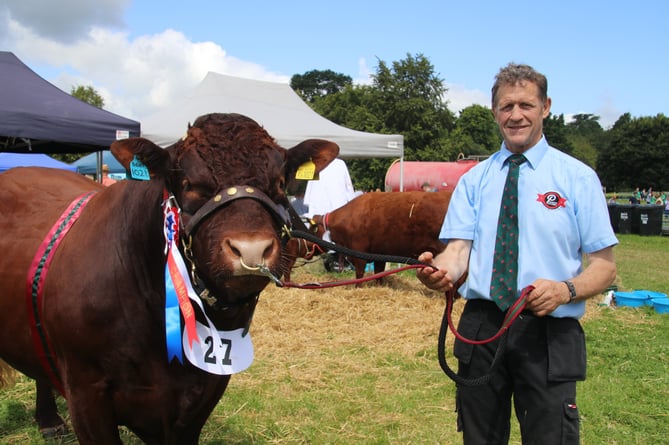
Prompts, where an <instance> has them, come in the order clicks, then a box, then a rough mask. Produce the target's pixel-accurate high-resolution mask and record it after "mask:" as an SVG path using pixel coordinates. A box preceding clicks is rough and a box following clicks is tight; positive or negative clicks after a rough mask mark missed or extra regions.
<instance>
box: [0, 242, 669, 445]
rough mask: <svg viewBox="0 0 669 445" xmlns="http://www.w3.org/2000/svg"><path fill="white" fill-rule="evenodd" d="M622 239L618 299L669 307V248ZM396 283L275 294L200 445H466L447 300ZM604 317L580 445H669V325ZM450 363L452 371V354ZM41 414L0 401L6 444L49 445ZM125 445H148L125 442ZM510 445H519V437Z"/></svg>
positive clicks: (18, 390)
mask: <svg viewBox="0 0 669 445" xmlns="http://www.w3.org/2000/svg"><path fill="white" fill-rule="evenodd" d="M619 239H620V245H619V246H618V247H617V248H616V259H617V263H618V275H619V276H618V279H617V285H618V287H619V288H620V289H621V290H633V289H648V290H654V291H658V292H664V293H668V294H669V273H667V268H668V267H669V237H642V236H639V235H621V236H619ZM391 278H392V279H391V286H390V287H375V286H369V287H364V288H362V289H347V290H333V291H330V290H319V291H299V290H276V289H271V290H268V291H267V293H263V296H262V297H261V303H262V305H261V306H260V307H259V311H258V313H257V314H256V317H255V319H254V325H253V327H252V335H254V342H255V344H256V360H255V361H254V363H253V366H251V368H249V369H248V370H247V371H245V372H243V373H241V374H239V375H236V376H234V377H233V379H232V381H231V384H230V387H229V388H228V391H227V392H226V394H225V395H224V396H223V398H222V399H221V401H220V403H219V404H218V406H217V408H216V410H215V411H214V412H213V413H212V416H211V417H210V419H209V421H208V423H207V425H206V426H205V428H204V431H203V435H202V438H201V443H202V444H209V445H219V444H224V443H225V444H228V445H252V444H291V445H292V444H295V445H297V444H341V445H344V444H347V445H348V444H365V445H367V444H369V445H377V444H378V445H385V444H456V443H461V437H460V435H459V433H457V432H456V430H455V418H456V415H455V412H454V394H455V386H454V384H453V383H452V382H451V381H450V380H449V379H448V378H447V377H446V376H445V375H444V374H443V373H442V371H441V369H440V368H439V364H438V360H437V354H436V341H437V333H438V328H439V323H440V321H441V311H442V310H443V301H442V300H443V299H439V298H433V297H432V296H431V295H430V294H426V293H425V291H424V290H423V289H422V288H420V287H419V286H416V283H415V277H413V276H412V274H411V273H409V274H401V276H399V277H391ZM298 279H299V277H298ZM598 303H599V299H598V298H595V299H593V300H591V301H590V302H589V303H588V314H587V316H586V318H585V319H584V320H583V325H584V329H585V331H586V335H587V342H588V378H587V380H586V381H585V382H582V383H579V389H578V404H579V410H580V413H581V417H582V428H581V438H582V441H581V443H583V444H584V445H593V444H606V445H609V444H619V445H628V444H648V445H655V444H660V443H667V438H668V437H669V314H667V315H664V314H658V313H656V312H655V311H654V310H653V309H652V308H650V307H642V308H628V307H605V306H599V305H598ZM289 314H292V315H294V316H293V317H292V318H290V317H288V315H289ZM448 357H449V362H450V363H451V365H454V363H453V358H452V356H451V354H450V348H449V354H448ZM33 403H34V385H33V384H32V382H30V381H29V380H27V379H26V378H23V377H20V378H19V380H18V382H17V384H16V385H15V386H13V387H11V388H5V389H3V390H0V444H12V445H13V444H42V443H45V442H44V441H42V439H41V438H40V437H39V434H38V433H37V429H36V427H35V424H34V421H33V420H32V415H33V409H34V407H33ZM59 404H60V406H61V408H62V409H64V407H65V405H64V402H63V401H62V400H59ZM123 441H124V443H125V444H138V443H139V441H138V440H137V439H136V438H135V437H134V436H132V435H131V434H130V433H127V432H124V433H123ZM48 443H49V444H55V443H64V442H53V441H52V442H48ZM67 443H76V440H75V439H73V438H70V441H69V442H67ZM510 443H512V444H519V443H520V439H519V434H518V428H517V425H515V424H514V429H513V431H512V437H511V441H510Z"/></svg>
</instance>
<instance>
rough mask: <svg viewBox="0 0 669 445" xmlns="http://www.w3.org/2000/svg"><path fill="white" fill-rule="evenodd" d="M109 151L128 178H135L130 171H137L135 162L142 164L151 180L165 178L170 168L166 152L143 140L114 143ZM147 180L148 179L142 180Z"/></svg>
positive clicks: (131, 139)
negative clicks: (123, 168)
mask: <svg viewBox="0 0 669 445" xmlns="http://www.w3.org/2000/svg"><path fill="white" fill-rule="evenodd" d="M110 150H111V152H112V154H113V155H114V157H115V158H116V159H117V160H118V161H119V162H120V163H121V165H123V167H125V170H126V172H127V173H128V177H129V178H136V179H137V177H136V175H133V173H132V169H133V168H134V169H137V161H139V162H141V163H142V164H144V166H145V167H146V169H147V170H148V175H149V176H150V177H151V178H155V177H165V176H166V175H167V172H168V170H169V166H170V155H169V152H168V151H167V150H165V149H164V148H161V147H159V146H158V145H156V144H154V143H153V142H151V141H149V140H148V139H145V138H129V139H122V140H120V141H115V142H113V143H112V144H111V147H110ZM144 179H148V178H144Z"/></svg>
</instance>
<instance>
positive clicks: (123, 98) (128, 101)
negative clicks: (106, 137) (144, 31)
mask: <svg viewBox="0 0 669 445" xmlns="http://www.w3.org/2000/svg"><path fill="white" fill-rule="evenodd" d="M11 1H12V5H11V7H12V10H11V12H10V13H7V11H5V13H4V14H3V11H2V10H0V20H4V21H5V23H4V25H6V26H4V29H5V30H6V32H5V34H3V35H0V44H1V45H0V46H2V47H5V48H7V47H8V48H12V51H13V52H15V54H16V55H17V56H18V57H19V58H22V55H29V57H30V62H28V61H26V60H24V63H27V64H28V65H29V66H30V64H31V63H34V64H42V65H47V66H53V67H57V68H58V70H59V73H58V74H57V75H55V76H56V77H55V78H48V79H47V80H48V81H50V82H51V83H53V84H55V85H56V86H58V87H59V88H61V89H62V90H63V91H66V92H68V93H69V92H70V90H71V89H72V87H73V86H76V85H83V86H89V85H90V86H92V87H93V88H94V89H95V90H96V91H97V92H98V93H99V94H100V95H101V96H102V97H103V99H104V101H105V109H106V110H108V111H111V112H114V113H118V114H120V115H122V116H125V117H129V118H132V119H140V120H141V118H143V117H145V116H147V115H149V114H151V113H153V112H155V111H157V110H159V109H160V108H162V107H165V106H169V104H170V103H172V102H173V101H174V100H176V99H178V98H179V97H181V96H182V95H183V94H186V93H187V92H188V91H189V90H190V89H191V88H193V87H194V86H195V85H197V84H198V83H199V82H200V81H201V80H202V79H203V78H204V77H205V75H206V74H207V72H208V71H214V72H218V73H222V74H228V75H233V76H239V77H248V78H253V79H257V80H266V81H271V82H283V83H288V82H289V81H290V76H284V75H280V74H276V73H272V72H269V71H267V70H266V69H265V68H263V67H262V66H260V65H258V64H255V63H251V62H245V61H243V60H239V59H237V58H235V57H231V56H229V55H228V54H227V53H226V51H225V50H224V49H223V48H222V47H220V46H219V45H217V44H215V43H213V42H191V41H190V40H188V39H187V38H186V36H184V34H183V33H181V32H178V31H174V30H171V29H168V30H165V31H163V32H161V33H159V34H155V35H144V36H141V37H139V38H136V39H134V40H130V39H129V38H128V34H127V33H125V32H122V31H114V30H113V29H111V28H108V27H102V26H92V27H89V28H87V29H86V30H85V31H84V32H83V33H82V34H79V35H78V36H77V37H76V38H74V39H71V38H63V39H60V40H59V39H54V38H53V36H52V35H46V34H45V33H43V32H37V31H36V29H37V28H38V25H39V24H40V23H41V16H40V17H34V16H30V15H29V14H28V13H27V12H26V13H25V14H24V13H23V12H22V11H21V8H18V7H17V6H16V4H18V2H15V1H14V0H11ZM82 2H87V0H82ZM15 3H16V4H15ZM29 3H30V2H29ZM48 3H49V4H51V2H48ZM56 3H57V2H56ZM56 3H54V4H56ZM70 3H76V2H74V0H70ZM106 3H107V4H109V5H111V4H112V3H113V2H111V1H110V0H106ZM121 3H124V2H121V1H119V4H121ZM117 6H118V5H117ZM16 11H19V12H20V13H18V14H16V13H15V12H16ZM82 16H84V14H82ZM16 17H19V18H22V19H25V20H29V21H31V22H30V23H31V25H30V26H26V25H24V24H23V23H22V22H20V21H19V20H17V19H16ZM73 21H74V22H78V21H81V23H91V22H95V20H93V19H91V17H90V16H86V17H83V18H80V19H77V18H76V17H75V18H74V19H73ZM2 25H3V23H2V22H0V28H3V26H2ZM101 25H103V26H104V24H101ZM82 29H84V27H80V31H81V30H82Z"/></svg>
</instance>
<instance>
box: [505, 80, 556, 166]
mask: <svg viewBox="0 0 669 445" xmlns="http://www.w3.org/2000/svg"><path fill="white" fill-rule="evenodd" d="M550 109H551V100H550V98H548V99H546V102H545V103H544V102H542V101H541V98H540V97H539V88H538V87H537V86H536V85H535V84H534V83H531V82H520V83H517V84H516V85H502V86H501V87H500V88H499V90H498V91H497V104H496V106H494V107H493V110H492V112H493V115H494V116H495V121H496V122H497V125H498V126H499V129H500V131H501V132H502V137H503V138H504V142H505V143H506V147H507V148H508V149H509V150H510V151H512V152H514V153H522V152H524V151H525V150H527V149H528V148H530V147H532V146H533V145H535V144H536V143H537V142H539V140H540V139H541V135H542V133H543V120H544V118H545V117H546V116H548V114H549V113H550Z"/></svg>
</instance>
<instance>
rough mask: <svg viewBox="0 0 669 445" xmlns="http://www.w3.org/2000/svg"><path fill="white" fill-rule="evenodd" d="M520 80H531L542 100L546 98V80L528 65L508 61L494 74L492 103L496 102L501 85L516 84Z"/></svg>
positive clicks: (544, 100)
mask: <svg viewBox="0 0 669 445" xmlns="http://www.w3.org/2000/svg"><path fill="white" fill-rule="evenodd" d="M522 82H531V83H533V84H535V85H536V86H537V87H538V88H539V97H540V98H541V100H542V102H544V103H545V102H546V99H547V98H548V80H547V79H546V76H544V75H543V74H541V73H540V72H539V71H537V70H535V69H534V68H532V67H531V66H529V65H524V64H518V63H509V64H508V65H507V66H505V67H502V68H501V69H500V70H499V72H498V73H497V75H496V76H495V83H494V84H493V86H492V105H493V107H494V106H495V105H496V104H497V92H498V91H499V89H500V87H501V86H502V85H516V84H518V83H522Z"/></svg>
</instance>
